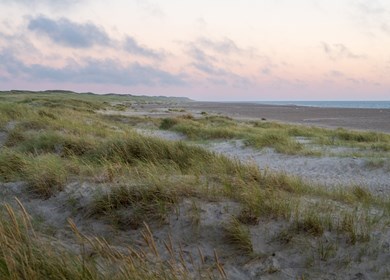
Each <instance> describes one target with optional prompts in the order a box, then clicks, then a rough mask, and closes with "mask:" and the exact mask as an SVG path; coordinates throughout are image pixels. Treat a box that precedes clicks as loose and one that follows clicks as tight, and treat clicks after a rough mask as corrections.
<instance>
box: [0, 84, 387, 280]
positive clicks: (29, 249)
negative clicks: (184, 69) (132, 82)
mask: <svg viewBox="0 0 390 280" xmlns="http://www.w3.org/2000/svg"><path fill="white" fill-rule="evenodd" d="M0 97H1V102H0V130H1V131H2V133H3V134H4V135H5V139H4V141H2V142H0V143H1V144H0V145H1V147H0V180H1V182H2V183H11V184H12V183H14V182H18V181H22V182H23V183H24V184H26V185H27V191H28V194H26V195H27V196H28V195H31V196H32V197H38V198H39V199H41V201H42V203H44V202H45V201H47V200H50V199H55V198H56V196H60V195H64V194H65V193H66V191H67V190H66V187H67V186H69V185H71V184H72V183H75V182H76V183H77V182H81V183H82V182H88V183H89V185H87V186H91V185H92V186H96V191H95V192H93V195H91V197H89V198H88V199H87V202H85V201H82V203H81V202H80V201H81V200H82V199H79V198H72V199H74V200H75V201H72V200H71V199H69V200H68V202H67V203H68V204H72V203H73V204H74V205H75V212H77V213H82V214H83V215H84V216H83V217H84V218H85V219H94V220H98V221H99V222H102V223H104V224H109V225H110V226H112V227H114V228H115V230H117V231H124V230H132V231H133V232H137V234H138V235H140V236H141V237H142V239H143V243H142V244H140V243H137V242H134V243H131V242H129V244H126V249H123V247H121V249H117V248H116V247H115V246H112V245H109V243H108V241H107V240H105V239H102V238H99V237H95V236H93V234H89V233H86V232H85V231H81V230H79V229H78V227H77V226H76V224H75V223H74V222H73V221H72V220H69V222H68V228H69V229H71V230H72V231H73V235H72V236H71V237H69V233H68V235H65V236H68V237H67V238H64V239H63V240H62V239H58V237H53V236H50V234H49V233H48V232H46V231H45V230H40V229H39V227H37V226H36V225H37V224H38V222H37V219H38V218H37V217H35V216H33V218H31V217H30V216H29V214H28V213H27V211H26V210H25V209H24V207H23V205H22V203H21V202H20V201H19V200H17V201H16V203H14V202H13V201H8V203H14V205H17V207H18V209H19V210H18V211H16V210H15V209H16V208H15V206H14V207H11V206H10V204H7V203H5V204H4V205H3V207H2V210H1V211H0V241H1V242H0V278H1V279H109V278H112V279H160V278H166V279H183V278H217V277H220V278H226V277H227V274H226V271H225V270H224V266H223V262H221V260H220V259H221V257H220V256H218V253H217V251H216V250H215V251H213V254H214V256H213V260H212V261H210V260H208V261H207V260H206V258H205V257H204V254H203V252H202V250H201V249H199V248H198V250H199V251H198V252H199V253H198V256H196V258H195V260H194V256H193V255H192V254H188V253H185V252H184V251H183V250H182V248H181V244H175V243H174V242H173V241H172V240H171V237H170V236H168V237H167V239H164V240H163V242H160V243H161V244H163V247H164V250H163V251H161V247H159V245H161V244H159V245H158V244H157V245H156V242H155V240H154V236H153V233H152V231H151V229H150V227H149V226H148V225H149V224H150V225H154V226H155V228H158V227H162V226H163V225H164V224H167V223H170V219H171V218H172V215H177V216H180V214H181V213H180V209H181V207H182V204H183V201H186V200H187V199H189V200H190V201H192V204H191V206H190V209H192V210H191V211H192V212H191V213H192V214H191V217H190V219H189V220H190V224H191V226H192V228H193V226H194V224H196V225H197V230H198V231H199V232H201V231H202V229H204V227H203V220H202V215H203V214H202V211H203V210H201V208H202V207H201V204H202V203H205V202H209V203H215V202H221V203H222V202H224V201H230V202H234V203H236V204H237V205H238V206H237V207H238V211H237V213H234V214H232V215H230V218H229V220H227V221H224V222H222V221H221V223H220V224H215V225H214V226H215V228H216V230H220V231H219V232H218V233H220V234H223V236H224V239H223V242H225V243H226V244H227V245H226V246H231V247H232V248H234V249H237V250H238V251H239V252H240V254H242V255H243V256H245V257H247V258H257V257H258V255H256V254H257V253H258V252H256V251H255V249H254V246H253V239H252V238H253V237H252V235H251V229H253V228H254V227H256V226H258V225H259V224H269V223H272V222H280V223H281V224H282V225H281V226H280V228H281V229H280V230H279V231H278V232H277V233H276V235H278V238H279V239H278V242H280V243H281V244H286V243H289V244H294V240H295V239H297V238H300V237H302V236H304V237H305V238H308V239H314V240H316V239H321V238H323V237H324V236H325V235H326V234H328V235H335V236H337V237H339V236H341V237H342V238H344V239H342V241H340V243H341V244H344V245H356V244H364V243H368V242H370V241H371V240H372V238H371V237H372V235H373V232H374V231H375V230H378V229H379V228H381V227H383V226H384V225H388V222H389V214H390V202H389V200H388V198H386V197H377V196H375V195H373V194H371V193H370V192H368V191H367V190H366V189H364V188H362V187H359V186H351V187H349V188H344V189H342V190H341V189H333V190H326V189H325V188H321V187H320V186H313V185H311V184H308V183H306V182H304V181H302V180H301V179H299V178H296V177H292V176H288V175H286V174H279V173H272V172H269V171H267V170H263V171H262V170H260V169H259V168H258V166H256V165H254V164H251V163H243V162H240V161H238V160H234V159H230V158H227V157H225V156H223V155H219V154H215V153H212V152H210V151H207V150H205V149H203V148H201V147H199V146H196V145H191V143H185V142H183V141H182V142H175V141H166V140H162V139H159V138H154V137H148V136H145V135H141V134H139V133H138V132H137V130H136V129H134V127H135V126H139V125H142V124H147V125H150V124H152V125H153V126H154V127H155V128H157V127H160V128H161V129H169V130H172V131H177V132H181V133H183V134H185V135H186V136H187V137H188V138H189V139H190V140H211V139H243V140H244V142H245V143H246V144H247V145H250V146H253V147H256V148H264V147H269V148H273V149H275V150H276V151H277V152H281V153H286V154H304V155H313V154H314V153H313V152H312V151H311V150H310V149H308V148H306V147H305V146H304V145H302V144H301V143H300V142H299V141H298V138H297V137H305V138H307V139H310V141H312V142H313V143H317V144H321V145H341V144H342V145H348V146H352V147H357V148H359V149H363V150H372V151H374V152H379V153H381V154H382V156H383V153H385V152H386V151H389V150H390V149H388V146H390V138H389V135H386V134H380V133H371V132H352V131H346V130H343V129H337V130H326V129H320V128H314V127H300V126H291V125H283V124H278V123H271V122H266V121H259V122H237V121H235V120H233V119H231V118H227V117H221V116H212V115H209V114H208V113H202V117H201V118H194V117H193V116H191V115H188V114H187V115H184V116H182V117H177V118H165V119H150V118H148V117H139V116H137V117H129V116H123V115H121V114H120V113H121V112H123V110H128V109H129V108H131V107H132V106H138V105H136V104H147V103H148V102H154V103H156V102H158V103H164V102H165V104H166V106H169V104H171V103H172V102H179V101H182V100H176V99H174V100H171V99H164V98H154V99H148V98H146V97H142V98H141V97H134V96H115V95H107V96H95V95H92V94H75V93H70V92H58V91H56V92H39V93H31V92H4V93H1V94H0ZM109 110H110V111H112V112H114V113H112V114H110V115H107V114H102V112H105V111H109ZM179 112H182V110H179ZM182 113H183V112H182ZM367 165H368V166H371V167H372V168H376V167H377V166H383V165H384V163H383V162H382V161H374V160H373V161H371V162H367ZM97 187H100V189H99V188H97ZM91 188H92V187H91ZM81 191H82V190H80V192H81ZM23 197H25V196H24V195H23ZM77 199H79V200H77ZM194 200H197V201H201V202H200V203H199V205H198V204H196V205H195V204H194V202H193V201H194ZM26 201H28V199H27V200H26ZM221 212H222V210H221ZM87 228H88V227H87ZM68 231H69V230H68ZM199 236H201V233H199ZM221 237H222V236H221ZM335 244H336V243H335ZM336 251H337V248H336V247H335V245H334V244H333V243H332V244H331V245H329V246H328V245H323V246H322V247H319V248H318V252H319V255H320V259H321V260H322V261H331V260H332V258H334V257H335V256H336ZM272 271H274V270H272Z"/></svg>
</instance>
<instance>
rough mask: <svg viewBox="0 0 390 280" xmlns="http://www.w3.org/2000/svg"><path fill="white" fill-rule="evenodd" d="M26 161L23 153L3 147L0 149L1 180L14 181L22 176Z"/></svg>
mask: <svg viewBox="0 0 390 280" xmlns="http://www.w3.org/2000/svg"><path fill="white" fill-rule="evenodd" d="M24 166H25V161H24V157H23V155H22V154H20V153H17V152H15V151H13V150H10V149H6V148H3V149H1V151H0V180H2V181H6V182H8V181H13V180H15V179H19V178H20V173H21V172H22V170H23V169H24Z"/></svg>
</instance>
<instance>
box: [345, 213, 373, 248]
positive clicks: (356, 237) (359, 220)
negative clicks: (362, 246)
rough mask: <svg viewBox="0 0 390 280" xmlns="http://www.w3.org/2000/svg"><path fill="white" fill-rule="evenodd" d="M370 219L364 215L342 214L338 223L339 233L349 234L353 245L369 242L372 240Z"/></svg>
mask: <svg viewBox="0 0 390 280" xmlns="http://www.w3.org/2000/svg"><path fill="white" fill-rule="evenodd" d="M369 220H370V218H369V216H367V215H364V214H360V215H359V214H358V213H357V212H356V211H355V212H346V213H344V214H341V218H340V221H339V223H338V231H339V232H342V233H345V234H347V236H348V241H349V242H350V243H351V244H355V243H356V242H367V241H369V240H370V224H371V221H369Z"/></svg>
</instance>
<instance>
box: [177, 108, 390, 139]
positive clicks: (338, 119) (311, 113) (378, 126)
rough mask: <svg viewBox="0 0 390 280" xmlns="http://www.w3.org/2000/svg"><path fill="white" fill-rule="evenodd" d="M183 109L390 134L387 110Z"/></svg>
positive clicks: (237, 117)
mask: <svg viewBox="0 0 390 280" xmlns="http://www.w3.org/2000/svg"><path fill="white" fill-rule="evenodd" d="M178 106H179V107H183V108H185V109H187V110H192V111H206V112H209V113H214V114H223V115H227V116H229V117H233V118H236V119H261V118H265V119H267V120H270V121H279V122H284V123H291V124H302V125H308V126H319V127H327V128H339V127H342V128H346V129H354V130H366V131H367V130H369V131H376V132H385V133H390V109H371V108H323V107H309V106H295V105H270V104H257V103H244V102H229V103H227V102H200V101H194V102H189V103H182V104H180V105H178Z"/></svg>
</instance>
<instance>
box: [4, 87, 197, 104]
mask: <svg viewBox="0 0 390 280" xmlns="http://www.w3.org/2000/svg"><path fill="white" fill-rule="evenodd" d="M0 94H60V95H63V94H69V95H74V94H77V95H84V96H85V95H88V96H94V95H95V96H100V97H101V96H107V97H114V98H119V99H122V98H130V99H142V100H145V99H147V100H155V101H161V102H178V103H182V102H191V101H194V100H192V99H190V98H188V97H175V96H147V95H133V94H129V93H127V94H119V93H105V94H97V93H93V92H74V91H71V90H60V89H54V90H44V91H31V90H10V91H0Z"/></svg>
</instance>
